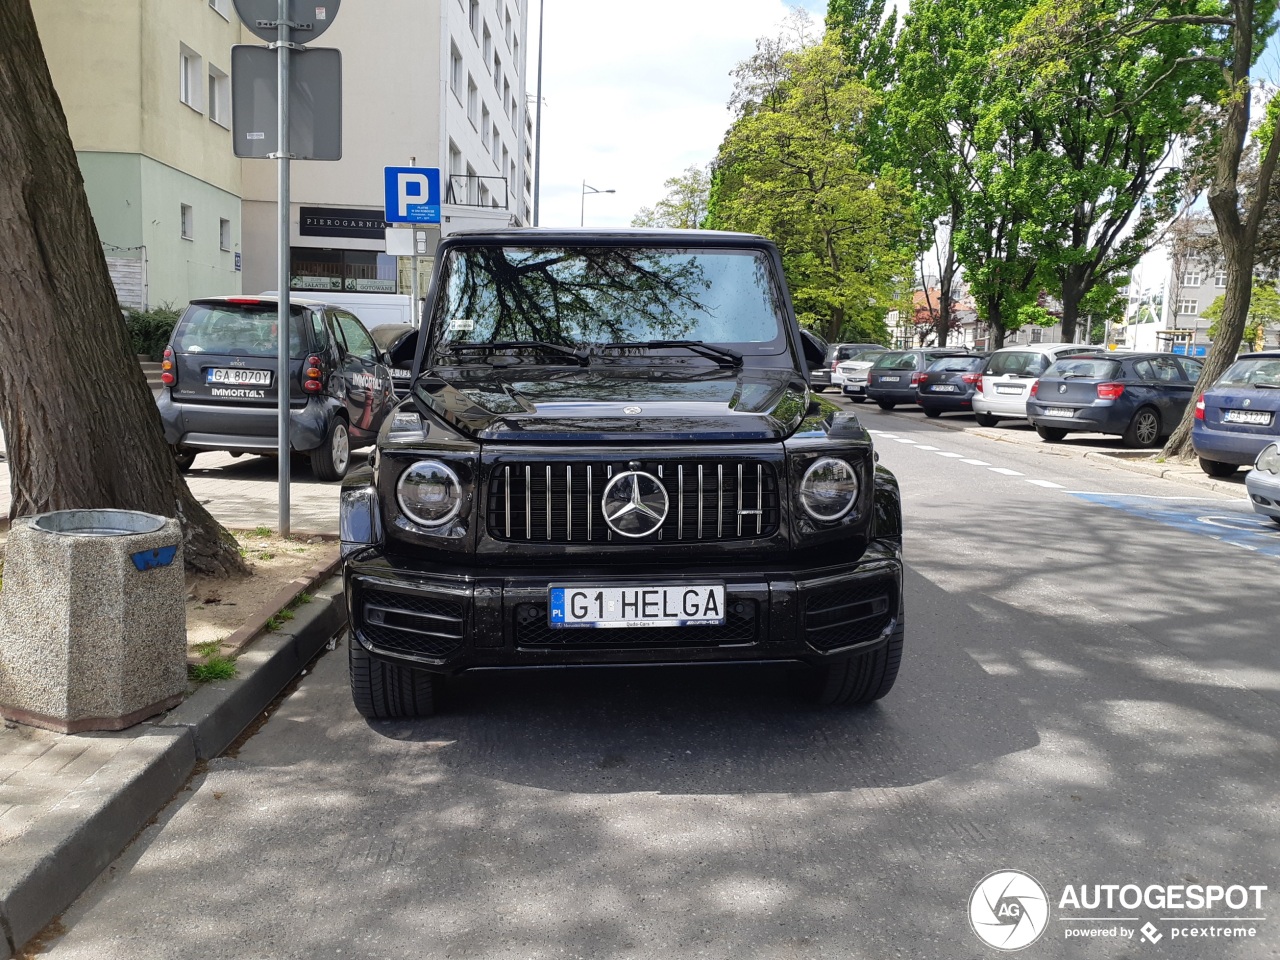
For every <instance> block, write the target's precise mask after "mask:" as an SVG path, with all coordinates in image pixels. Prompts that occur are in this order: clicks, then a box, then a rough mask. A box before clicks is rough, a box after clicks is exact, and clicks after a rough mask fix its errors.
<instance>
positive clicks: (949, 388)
mask: <svg viewBox="0 0 1280 960" xmlns="http://www.w3.org/2000/svg"><path fill="white" fill-rule="evenodd" d="M929 389H930V390H932V391H933V392H934V393H956V392H957V391H956V387H955V385H954V384H951V383H935V384H934V385H933V386H932V387H930V388H929Z"/></svg>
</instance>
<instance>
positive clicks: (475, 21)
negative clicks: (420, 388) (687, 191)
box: [243, 0, 533, 293]
mask: <svg viewBox="0 0 1280 960" xmlns="http://www.w3.org/2000/svg"><path fill="white" fill-rule="evenodd" d="M528 6H529V0H431V2H423V0H347V2H346V3H344V4H343V5H342V8H341V11H340V13H339V14H338V16H337V17H335V18H334V21H333V25H332V26H331V27H330V28H329V29H328V30H327V31H326V32H325V33H324V34H323V36H321V37H320V38H319V39H318V40H317V41H316V42H315V44H314V45H315V46H324V47H336V48H338V49H339V50H341V51H342V83H343V116H342V120H343V137H342V139H343V153H342V159H341V160H339V161H333V162H325V161H295V162H294V163H293V164H292V169H291V177H292V184H291V189H290V193H291V200H292V203H291V210H290V241H289V245H290V259H291V265H290V286H291V288H293V289H296V290H310V291H324V290H346V291H360V292H385V293H396V292H400V293H408V292H409V282H408V266H409V264H410V263H411V260H410V258H407V257H406V258H401V259H399V260H398V259H397V258H396V257H394V256H391V255H388V254H387V253H386V239H385V233H384V228H385V226H386V225H385V223H384V221H383V210H384V195H383V190H384V187H383V168H384V167H388V166H419V167H439V168H440V171H441V188H442V193H443V194H444V196H443V200H444V204H443V206H442V219H443V220H444V222H443V223H442V224H441V226H440V228H438V229H437V228H430V229H429V230H428V234H429V240H428V243H427V250H428V251H429V252H430V251H434V249H435V243H436V242H437V241H438V239H439V235H440V232H441V231H443V232H444V233H445V234H448V233H450V232H453V231H454V230H457V229H460V228H464V227H467V226H479V225H490V226H492V225H496V226H506V225H508V224H510V225H514V226H522V225H525V224H528V223H529V222H530V216H531V211H532V208H533V200H532V166H533V162H532V140H533V136H532V124H531V123H530V121H529V111H528V103H527V100H526V95H525V88H526V83H525V76H526V70H525V61H526V28H527V24H528ZM243 165H244V172H243V183H244V193H243V197H244V205H243V210H244V290H245V291H247V292H255V291H261V290H272V289H275V288H276V286H277V269H278V268H277V237H276V231H277V227H276V165H275V163H274V162H272V161H269V160H245V161H243ZM430 260H431V258H430V256H427V257H424V258H421V260H420V271H421V272H422V275H423V278H424V281H425V276H426V273H427V272H429V270H430V265H431V264H430Z"/></svg>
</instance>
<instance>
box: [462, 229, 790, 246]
mask: <svg viewBox="0 0 1280 960" xmlns="http://www.w3.org/2000/svg"><path fill="white" fill-rule="evenodd" d="M454 240H483V241H485V242H492V243H500V244H510V245H511V246H516V247H518V246H529V245H530V244H536V243H544V244H545V243H548V242H556V243H585V242H589V241H593V240H596V241H600V240H603V241H606V242H607V241H620V242H625V243H628V244H632V243H640V242H643V241H660V242H663V243H676V242H684V243H688V244H690V245H692V246H698V247H706V246H725V245H726V244H728V245H733V246H740V245H743V244H751V245H757V244H769V245H770V246H772V245H773V241H771V240H768V239H767V238H765V237H762V236H759V235H757V234H754V233H731V232H729V231H727V230H673V229H670V228H667V227H622V228H617V229H609V230H601V229H596V228H590V227H587V228H584V227H511V228H508V229H504V230H480V229H477V230H459V231H457V232H456V233H451V234H449V236H448V237H446V238H445V239H444V240H441V241H440V242H441V243H446V242H449V241H454Z"/></svg>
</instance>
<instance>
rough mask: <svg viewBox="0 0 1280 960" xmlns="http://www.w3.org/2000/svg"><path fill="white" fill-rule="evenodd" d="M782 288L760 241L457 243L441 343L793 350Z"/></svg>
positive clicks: (444, 283)
mask: <svg viewBox="0 0 1280 960" xmlns="http://www.w3.org/2000/svg"><path fill="white" fill-rule="evenodd" d="M783 316H784V312H783V310H782V305H781V303H780V302H779V299H778V291H777V289H776V288H775V286H774V284H773V283H772V282H771V280H770V265H769V260H768V258H767V257H766V255H765V254H764V253H763V252H761V251H755V250H696V251H694V250H680V249H671V248H666V249H660V248H636V247H616V246H607V247H511V246H485V247H475V248H471V249H456V250H452V251H450V252H449V255H448V258H447V259H446V261H445V263H444V264H443V273H442V279H441V285H440V294H439V297H438V300H437V302H436V306H435V315H434V317H433V318H432V334H433V337H434V342H435V347H436V349H438V350H449V349H451V348H452V349H455V350H456V349H457V348H464V347H465V346H466V345H469V344H489V343H511V342H515V343H528V342H533V341H536V342H540V343H543V344H553V345H559V346H562V347H570V348H579V347H582V346H584V345H590V344H608V343H646V342H650V341H660V340H691V341H696V342H701V343H713V344H729V345H732V346H733V347H734V348H735V349H737V350H738V351H740V352H743V353H755V354H762V353H780V352H782V351H783V350H785V349H786V340H785V338H784V333H783V325H782V318H783Z"/></svg>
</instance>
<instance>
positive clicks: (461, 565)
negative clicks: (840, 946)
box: [340, 229, 904, 718]
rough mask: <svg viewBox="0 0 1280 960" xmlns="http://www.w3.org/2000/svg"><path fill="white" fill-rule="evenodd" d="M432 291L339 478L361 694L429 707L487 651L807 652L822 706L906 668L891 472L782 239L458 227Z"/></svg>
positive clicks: (559, 657)
mask: <svg viewBox="0 0 1280 960" xmlns="http://www.w3.org/2000/svg"><path fill="white" fill-rule="evenodd" d="M423 316H424V320H423V327H422V332H421V335H420V337H419V343H418V346H417V355H416V358H415V360H414V366H413V372H414V379H413V386H412V391H411V395H410V398H409V399H408V400H406V401H404V402H403V403H402V404H401V405H400V406H399V407H398V408H397V410H396V412H395V413H394V414H393V416H391V417H389V418H388V420H387V423H386V424H385V425H384V426H383V429H382V433H381V434H380V436H379V438H378V443H377V447H376V449H375V451H374V454H373V457H372V458H371V463H370V466H369V467H366V468H362V469H360V470H359V471H355V472H353V473H352V474H351V475H350V476H348V478H347V480H346V482H345V483H344V485H343V490H342V497H341V518H340V525H341V535H342V550H343V553H344V555H345V558H346V563H345V581H346V599H347V608H348V613H349V616H350V627H351V632H350V668H351V689H352V695H353V697H354V700H355V705H356V708H357V710H359V711H360V713H362V714H363V715H365V716H366V717H375V718H391V717H410V716H424V715H427V714H429V713H431V711H432V709H433V705H434V697H435V691H436V684H437V683H438V682H439V680H440V678H441V677H443V676H446V675H449V674H454V673H458V672H460V671H463V670H467V669H471V668H475V667H522V666H542V665H548V664H618V663H687V662H699V661H736V662H742V661H774V662H776V661H799V662H802V663H804V664H807V665H808V666H809V667H810V668H812V669H811V670H810V671H809V676H810V677H811V690H812V695H813V696H814V698H815V699H816V700H818V701H819V702H822V703H868V702H870V701H872V700H876V699H878V698H880V697H882V696H884V695H885V694H886V693H887V692H888V691H889V689H890V687H892V686H893V682H894V678H895V676H896V675H897V672H898V664H899V661H900V659H901V656H902V644H903V632H904V620H903V602H902V559H901V551H902V527H901V509H900V500H899V495H898V488H897V482H896V481H895V479H894V477H893V475H892V474H891V473H890V472H889V471H888V470H887V469H885V468H884V467H881V466H879V465H878V464H877V463H876V457H875V453H874V450H873V448H872V443H871V438H870V436H869V435H868V434H867V432H866V430H864V429H863V428H862V426H861V425H860V424H859V423H858V420H857V417H856V416H854V415H853V414H850V413H841V412H834V410H832V409H831V408H830V407H829V406H828V407H827V408H826V410H825V411H824V408H823V407H822V406H820V405H819V402H818V401H816V400H813V399H811V398H810V395H809V391H808V386H807V384H808V379H809V378H808V370H809V369H810V368H812V367H813V366H814V365H816V364H818V363H819V362H821V361H822V360H823V359H824V358H823V356H822V355H821V353H820V352H818V351H817V344H816V343H814V342H811V341H809V340H807V339H806V337H805V336H803V335H802V334H801V331H800V329H799V327H798V326H797V324H796V320H795V314H794V310H793V308H792V305H791V300H790V296H789V293H788V291H787V287H786V283H785V280H784V278H783V273H782V262H781V260H780V258H779V256H778V252H777V250H776V249H775V247H774V246H773V244H772V243H770V242H769V241H767V240H765V239H763V238H761V237H756V236H749V235H744V234H732V233H718V232H707V231H617V232H601V231H569V230H565V231H552V230H528V229H525V230H509V231H503V232H485V233H463V234H455V235H453V236H451V237H449V238H447V239H446V240H444V241H443V242H442V243H441V244H440V247H439V251H438V255H437V258H436V267H435V273H434V275H433V277H432V282H431V287H430V291H429V293H428V297H427V303H426V306H425V310H424V315H423ZM806 347H808V349H806Z"/></svg>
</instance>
